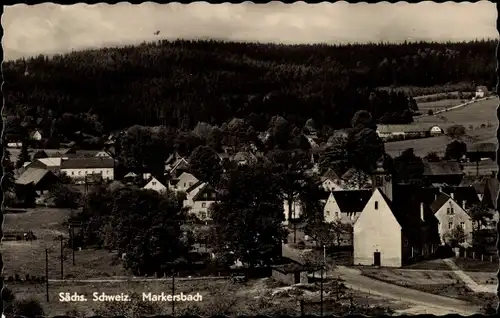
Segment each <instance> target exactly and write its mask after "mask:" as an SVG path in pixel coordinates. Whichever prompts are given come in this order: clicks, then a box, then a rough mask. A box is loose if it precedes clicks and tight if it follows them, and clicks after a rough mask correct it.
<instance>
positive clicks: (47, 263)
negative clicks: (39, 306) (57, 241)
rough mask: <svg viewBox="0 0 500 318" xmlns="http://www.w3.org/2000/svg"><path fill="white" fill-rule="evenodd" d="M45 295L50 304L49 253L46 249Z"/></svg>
mask: <svg viewBox="0 0 500 318" xmlns="http://www.w3.org/2000/svg"><path fill="white" fill-rule="evenodd" d="M45 294H46V295H47V302H49V251H48V250H47V249H45Z"/></svg>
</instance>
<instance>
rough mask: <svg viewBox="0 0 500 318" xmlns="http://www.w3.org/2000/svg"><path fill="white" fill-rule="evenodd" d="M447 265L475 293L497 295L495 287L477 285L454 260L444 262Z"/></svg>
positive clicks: (449, 259) (448, 259)
mask: <svg viewBox="0 0 500 318" xmlns="http://www.w3.org/2000/svg"><path fill="white" fill-rule="evenodd" d="M443 261H444V263H445V264H446V265H448V266H449V267H450V269H451V270H452V271H453V273H454V274H456V275H457V276H458V277H459V278H460V280H461V281H462V282H464V284H465V285H467V287H469V288H470V289H471V290H472V291H473V292H475V293H496V286H494V285H480V284H478V283H476V282H475V281H474V280H473V279H472V278H471V277H470V276H469V275H467V274H466V273H465V272H464V271H463V270H461V269H460V267H458V266H457V264H455V262H454V261H453V259H452V258H447V259H444V260H443Z"/></svg>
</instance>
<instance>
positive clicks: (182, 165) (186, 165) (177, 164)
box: [172, 158, 189, 170]
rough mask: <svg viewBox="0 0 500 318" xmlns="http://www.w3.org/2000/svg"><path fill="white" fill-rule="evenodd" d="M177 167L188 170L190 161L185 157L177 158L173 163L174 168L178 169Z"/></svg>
mask: <svg viewBox="0 0 500 318" xmlns="http://www.w3.org/2000/svg"><path fill="white" fill-rule="evenodd" d="M176 169H184V170H187V169H189V163H188V162H187V160H186V159H184V158H180V159H177V161H176V162H175V163H174V164H173V165H172V170H176Z"/></svg>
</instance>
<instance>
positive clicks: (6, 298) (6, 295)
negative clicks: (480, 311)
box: [2, 287, 16, 314]
mask: <svg viewBox="0 0 500 318" xmlns="http://www.w3.org/2000/svg"><path fill="white" fill-rule="evenodd" d="M15 299H16V296H15V295H14V293H13V292H12V291H11V290H10V289H9V288H7V287H4V288H3V289H2V302H3V310H4V312H5V313H9V314H10V313H12V303H13V302H14V300H15Z"/></svg>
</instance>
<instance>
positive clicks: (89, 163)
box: [61, 157, 115, 169]
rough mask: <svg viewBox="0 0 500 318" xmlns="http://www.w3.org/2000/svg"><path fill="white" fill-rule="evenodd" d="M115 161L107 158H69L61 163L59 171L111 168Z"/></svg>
mask: <svg viewBox="0 0 500 318" xmlns="http://www.w3.org/2000/svg"><path fill="white" fill-rule="evenodd" d="M114 165H115V161H114V160H113V159H112V158H108V157H90V158H69V159H67V160H62V161H61V169H96V168H113V167H114Z"/></svg>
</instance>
